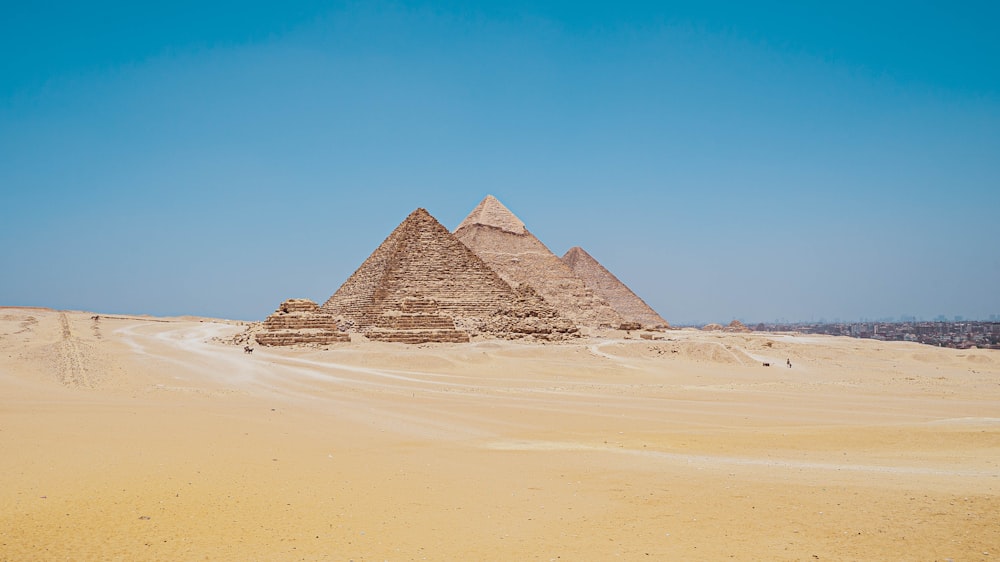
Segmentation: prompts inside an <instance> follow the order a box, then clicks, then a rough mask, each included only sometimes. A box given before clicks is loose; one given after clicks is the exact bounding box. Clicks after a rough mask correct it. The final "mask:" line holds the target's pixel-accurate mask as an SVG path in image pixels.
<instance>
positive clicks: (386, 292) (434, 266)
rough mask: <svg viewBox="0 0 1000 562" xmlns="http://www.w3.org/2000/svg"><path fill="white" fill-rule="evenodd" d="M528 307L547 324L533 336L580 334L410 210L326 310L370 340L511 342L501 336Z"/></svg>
mask: <svg viewBox="0 0 1000 562" xmlns="http://www.w3.org/2000/svg"><path fill="white" fill-rule="evenodd" d="M521 309H524V311H523V312H524V314H525V317H532V318H536V319H538V323H539V324H542V325H543V326H541V330H543V331H537V332H533V333H537V334H544V333H545V332H544V330H548V333H549V334H551V333H556V334H566V333H572V331H573V330H575V326H572V325H570V326H566V325H565V324H566V322H565V321H564V320H563V319H561V318H559V317H558V314H555V312H554V311H553V310H552V309H551V307H549V306H548V305H547V304H546V303H545V302H544V301H543V300H541V299H540V298H534V299H532V298H531V297H530V296H529V297H524V296H522V295H519V294H518V293H517V292H515V290H514V289H513V288H511V286H510V285H508V284H507V283H506V282H505V281H504V280H503V279H501V277H500V276H499V275H497V273H496V272H495V271H493V270H492V269H490V268H489V266H488V265H487V264H486V263H484V262H483V261H482V260H481V259H480V258H479V257H478V256H476V254H475V253H473V252H472V251H471V250H470V249H469V248H467V247H466V246H465V245H464V244H462V243H461V242H460V241H459V240H458V239H457V238H455V237H454V236H453V235H452V234H451V233H450V232H448V229H446V228H445V227H444V226H442V225H441V223H439V222H438V221H437V220H436V219H435V218H434V217H432V216H431V215H430V214H429V213H427V211H426V210H424V209H417V210H415V211H413V212H412V213H410V215H409V216H408V217H406V219H405V220H404V221H403V222H402V223H400V225H399V226H398V227H396V229H395V230H394V231H393V232H392V233H391V234H390V235H389V237H388V238H386V239H385V241H383V242H382V244H381V245H379V247H378V248H376V249H375V251H374V252H372V254H371V255H370V256H369V257H368V259H366V260H365V261H364V263H362V264H361V266H360V267H359V268H358V269H357V271H355V272H354V273H353V274H352V275H351V276H350V277H349V278H348V279H347V281H345V282H344V284H343V285H341V287H340V288H339V289H337V292H336V293H334V294H333V296H331V297H330V298H329V299H328V300H327V301H326V303H324V304H323V306H322V307H321V310H322V311H323V312H325V313H327V314H329V315H331V316H334V317H338V318H343V319H345V320H346V321H347V322H350V323H351V324H352V326H353V327H354V329H357V330H359V331H361V332H363V333H365V335H366V336H367V337H368V338H370V339H376V340H380V341H400V342H405V343H424V342H457V341H469V333H468V332H487V333H490V334H494V335H500V336H502V337H506V336H507V335H509V334H510V333H511V332H504V333H502V334H501V333H499V331H500V330H502V329H503V327H505V326H506V325H507V324H510V325H518V322H517V320H518V319H517V318H508V317H509V316H511V315H512V314H514V313H515V311H521ZM498 317H499V319H498ZM543 319H549V322H547V323H546V322H545V321H544V320H543ZM457 326H461V329H459V328H458V327H457ZM560 330H563V331H560ZM525 333H528V332H525Z"/></svg>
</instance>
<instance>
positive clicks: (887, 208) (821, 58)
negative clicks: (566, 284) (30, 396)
mask: <svg viewBox="0 0 1000 562" xmlns="http://www.w3.org/2000/svg"><path fill="white" fill-rule="evenodd" d="M998 16H1000V7H998V6H996V5H994V4H992V3H985V2H984V3H971V4H968V3H967V4H962V5H957V4H956V5H949V6H946V7H940V6H926V5H922V4H912V3H902V2H885V3H878V4H877V5H871V4H870V3H865V4H862V3H860V2H850V1H848V2H843V3H836V4H822V5H814V4H810V3H794V4H791V5H789V4H788V3H783V2H721V1H719V2H712V1H709V2H697V3H688V2H662V3H621V4H614V5H609V4H603V3H587V2H581V3H572V4H567V3H561V2H540V3H535V2H533V3H528V2H518V1H514V2H503V3H494V2H471V3H467V2H462V3H459V2H430V1H427V2H405V1H399V2H378V1H377V2H372V3H355V2H333V3H329V2H313V1H307V2H296V1H294V0H293V1H291V2H289V3H282V4H281V6H280V7H279V6H277V5H275V4H273V3H268V2H256V1H253V0H250V1H248V2H240V3H235V2H228V1H224V2H209V3H194V2H190V1H188V0H179V1H177V2H170V3H157V2H153V3H143V4H125V3H118V2H109V1H102V0H98V1H97V2H95V3H86V4H79V3H73V2H65V3H58V2H57V3H56V4H55V5H52V4H45V5H35V4H32V3H20V4H14V5H11V6H8V7H6V8H5V9H4V17H0V48H2V50H3V52H4V53H6V54H7V56H4V57H0V193H2V204H0V264H3V271H4V274H3V275H0V305H19V306H46V307H52V308H63V309H74V310H91V311H95V312H103V313H129V314H153V315H162V316H172V315H200V316H213V317H222V318H231V319H239V320H261V319H263V318H264V317H265V316H267V315H268V314H269V313H271V312H272V311H273V310H274V309H275V308H276V307H277V305H278V304H279V303H280V302H281V301H282V300H284V299H286V298H290V297H306V298H311V299H313V300H316V301H323V300H325V299H326V298H328V297H329V296H330V295H331V294H332V293H333V292H334V291H336V289H337V287H339V286H340V284H341V283H343V282H344V280H346V279H347V277H348V276H349V275H350V274H351V273H352V272H353V271H354V270H355V269H356V268H357V267H358V266H359V265H360V264H361V262H362V261H363V260H364V259H365V258H366V257H367V256H368V255H369V254H370V253H371V252H372V250H374V248H375V247H377V246H378V244H379V243H380V242H381V241H382V240H383V239H384V238H385V237H386V236H388V235H389V233H390V232H391V231H392V229H393V228H394V227H395V226H396V225H397V224H399V222H400V221H401V220H403V218H405V217H406V215H407V214H409V213H410V212H411V211H412V210H413V209H415V208H417V207H424V208H426V209H427V210H428V211H429V212H430V213H431V214H432V215H433V216H434V217H436V218H437V219H438V220H439V221H440V222H441V223H442V224H444V225H445V226H446V227H448V228H449V229H454V228H455V226H457V224H458V223H459V222H460V221H461V220H462V218H464V217H465V215H466V214H468V212H469V211H470V210H471V209H472V208H473V207H474V206H475V205H476V204H477V203H478V202H479V201H480V200H481V199H482V198H483V197H484V196H485V195H486V194H493V195H495V196H496V197H497V198H498V199H500V201H502V202H503V203H504V204H505V205H506V206H507V207H509V208H510V209H511V210H512V211H513V212H514V213H516V214H517V216H518V217H520V218H521V219H522V220H524V222H525V223H526V225H527V227H528V228H529V229H530V230H531V231H532V233H533V234H535V235H536V236H537V237H538V238H539V239H540V240H541V241H542V242H543V243H545V244H546V245H547V246H548V247H549V248H550V249H551V250H552V251H553V252H554V253H555V254H556V255H562V254H563V253H565V252H566V251H567V250H568V249H569V248H571V247H573V246H580V247H582V248H584V249H585V250H586V251H587V252H588V253H590V254H591V255H592V256H594V258H596V259H597V260H598V261H599V262H600V263H601V264H603V265H604V266H605V267H607V268H608V269H609V270H610V271H611V272H612V273H614V274H615V275H616V276H618V277H619V278H620V279H621V280H622V281H623V282H624V283H626V284H627V285H628V286H629V287H630V288H632V289H633V290H634V291H635V292H636V294H638V295H639V296H640V297H641V298H642V299H643V300H645V301H646V302H647V303H648V304H649V305H650V306H652V307H653V308H654V309H655V310H656V311H657V312H659V313H660V314H661V315H662V316H663V317H664V318H665V319H666V320H667V321H669V322H670V323H672V324H678V325H683V324H697V323H707V322H717V323H727V322H729V321H730V320H733V319H741V320H743V321H745V322H748V323H750V322H752V323H757V322H767V321H773V320H775V319H787V320H788V321H790V322H792V321H809V320H811V319H819V318H827V319H833V318H843V319H861V318H871V319H876V318H886V317H894V318H898V317H900V316H903V315H907V316H914V317H919V318H928V319H930V318H934V317H936V316H938V315H945V316H946V317H948V318H953V317H955V316H962V317H964V318H970V319H972V318H975V319H986V318H989V317H990V315H995V314H1000V291H997V290H996V288H997V287H998V286H1000V248H998V247H997V242H996V241H997V240H998V239H1000V237H998V236H997V227H996V225H997V224H998V222H1000V219H998V214H1000V189H998V183H997V178H1000V157H998V155H1000V66H998V65H997V64H996V61H997V60H1000V36H998V34H997V33H995V23H994V22H995V21H996V20H997V17H998Z"/></svg>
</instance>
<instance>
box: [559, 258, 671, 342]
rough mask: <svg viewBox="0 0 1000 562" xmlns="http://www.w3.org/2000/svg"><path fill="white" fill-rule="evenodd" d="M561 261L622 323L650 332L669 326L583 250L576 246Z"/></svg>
mask: <svg viewBox="0 0 1000 562" xmlns="http://www.w3.org/2000/svg"><path fill="white" fill-rule="evenodd" d="M562 261H563V262H564V263H565V264H566V265H568V266H569V267H570V269H572V270H573V271H574V272H575V273H576V274H577V275H578V276H579V277H580V278H581V279H583V282H584V283H586V284H587V286H588V287H590V288H591V290H593V291H594V292H595V293H597V294H598V295H600V296H602V297H604V300H606V301H608V304H610V305H611V308H613V309H615V312H617V313H618V314H620V315H621V317H622V319H623V320H625V322H634V323H637V324H641V325H642V326H644V327H649V328H654V327H663V328H666V327H668V326H669V325H668V324H667V321H666V320H664V319H663V318H662V317H661V316H660V315H659V314H657V313H656V311H655V310H653V309H652V308H651V307H650V306H649V305H648V304H646V302H645V301H643V300H642V299H641V298H639V296H638V295H636V294H635V293H634V292H632V289H629V288H628V286H627V285H625V283H622V282H621V281H620V280H619V279H618V278H617V277H615V275H614V274H613V273H611V272H610V271H608V270H607V269H606V268H605V267H604V266H603V265H601V264H600V263H599V262H598V261H597V260H595V259H594V258H593V256H591V255H590V254H588V253H587V252H586V251H584V249H583V248H581V247H579V246H576V247H573V248H570V250H569V251H568V252H566V255H564V256H563V257H562Z"/></svg>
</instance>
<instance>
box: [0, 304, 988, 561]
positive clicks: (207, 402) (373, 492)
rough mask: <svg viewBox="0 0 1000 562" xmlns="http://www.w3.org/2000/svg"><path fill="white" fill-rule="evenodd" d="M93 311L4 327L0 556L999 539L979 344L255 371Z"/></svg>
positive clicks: (310, 354)
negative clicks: (953, 347) (956, 347)
mask: <svg viewBox="0 0 1000 562" xmlns="http://www.w3.org/2000/svg"><path fill="white" fill-rule="evenodd" d="M93 316H94V314H93V313H85V312H63V311H51V310H40V309H14V308H3V309H0V450H3V451H5V452H7V451H14V454H4V455H2V456H0V484H2V485H0V560H52V559H70V560H98V559H99V560H177V559H195V558H197V559H205V558H208V559H217V560H219V559H221V560H246V559H260V560H271V559H281V560H324V559H328V560H348V559H353V560H423V559H427V560H442V559H480V560H509V559H525V560H550V559H557V560H559V559H561V560H607V559H612V558H620V559H626V560H636V559H643V560H645V559H661V560H662V559H676V558H681V557H683V558H687V559H701V560H717V559H720V558H729V557H733V558H734V559H743V560H747V559H750V560H758V559H759V560H763V559H767V560H815V559H834V560H855V559H900V560H933V559H940V560H944V559H948V558H951V559H954V560H980V559H982V560H988V559H990V558H991V557H992V556H995V555H996V554H997V553H996V552H994V550H995V549H996V546H995V545H997V544H1000V525H998V523H1000V521H998V519H997V517H998V516H997V514H998V513H1000V499H998V493H1000V356H998V354H997V352H995V351H987V350H964V351H958V350H949V349H936V348H930V347H927V346H921V345H916V344H906V343H886V342H876V341H870V340H853V339H847V338H827V337H816V336H808V337H804V336H796V335H775V334H726V333H702V332H697V331H686V330H680V331H671V332H664V333H661V334H659V335H658V337H662V338H663V339H660V340H641V339H638V338H636V337H635V335H634V334H626V333H624V332H609V333H607V334H604V336H602V337H600V338H585V339H582V340H580V341H575V342H569V343H559V344H552V343H549V344H544V345H543V344H538V343H533V344H529V343H515V342H506V341H480V342H473V343H469V344H428V345H420V346H404V345H401V344H390V343H377V342H376V343H373V342H365V343H345V344H335V345H330V346H328V347H326V348H308V347H303V348H288V349H286V348H258V349H257V350H255V352H254V354H253V355H246V354H244V353H243V351H242V348H241V347H239V346H233V345H225V344H223V343H221V342H220V341H218V338H222V339H224V338H225V337H226V336H231V335H232V334H235V333H237V332H239V331H240V330H242V327H241V326H239V325H238V323H232V322H225V321H211V320H208V319H193V318H188V319H152V318H139V317H124V316H122V317H117V318H109V317H101V318H100V319H99V320H94V319H93ZM786 359H790V360H791V362H792V364H793V367H792V368H787V367H786V366H785V360H786ZM764 360H769V362H771V364H772V365H773V366H772V367H763V366H762V363H763V362H765V361H764ZM986 552H989V553H990V554H984V553H986Z"/></svg>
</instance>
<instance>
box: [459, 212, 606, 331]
mask: <svg viewBox="0 0 1000 562" xmlns="http://www.w3.org/2000/svg"><path fill="white" fill-rule="evenodd" d="M455 237H456V238H458V239H459V240H461V241H462V242H463V243H464V244H465V245H466V246H468V247H469V248H470V249H471V250H472V251H473V252H475V253H476V255H478V256H479V257H480V258H482V260H483V261H484V262H486V264H487V265H489V266H490V267H491V268H493V270H494V271H496V272H497V273H499V274H500V277H502V278H503V280H504V281H506V282H507V283H509V284H511V285H514V286H516V285H519V284H525V285H529V286H531V287H533V288H534V289H535V291H537V292H538V294H540V295H541V296H542V298H544V299H545V300H546V302H548V303H549V304H550V305H552V306H553V307H554V308H555V309H556V310H557V311H559V314H561V315H562V316H564V317H567V318H569V319H571V320H573V321H574V322H576V323H577V324H580V325H584V326H595V327H599V326H608V327H615V328H617V327H618V326H619V325H620V324H621V323H622V318H621V316H620V315H619V314H618V313H617V312H615V311H614V309H612V308H611V306H610V305H609V304H608V303H607V301H605V300H604V299H603V298H602V297H600V296H598V295H596V294H594V292H593V291H592V290H591V289H590V288H588V287H587V285H586V283H584V282H583V280H582V279H580V278H579V277H578V276H577V275H576V274H575V273H573V270H572V269H570V268H569V266H568V265H566V264H565V263H563V261H562V260H560V259H559V257H558V256H556V255H555V254H553V253H552V252H551V251H550V250H549V249H548V248H547V247H546V246H545V245H544V244H542V243H541V241H539V240H538V238H535V236H534V235H533V234H531V232H529V231H528V229H527V228H525V226H524V223H523V222H522V221H521V219H519V218H517V217H516V216H515V215H514V213H512V212H510V210H509V209H508V208H507V207H505V206H504V205H503V203H501V202H500V201H498V200H497V199H496V198H495V197H493V196H492V195H487V196H486V198H485V199H483V200H482V202H480V203H479V205H478V206H476V208H475V209H473V210H472V212H471V213H469V216H467V217H466V218H465V220H463V221H462V223H461V224H460V225H458V228H456V229H455Z"/></svg>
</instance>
